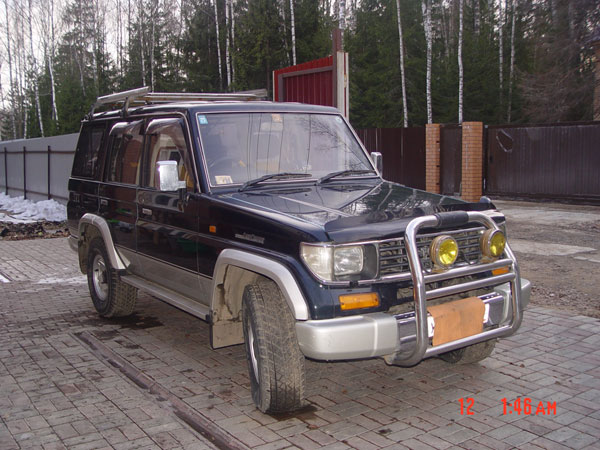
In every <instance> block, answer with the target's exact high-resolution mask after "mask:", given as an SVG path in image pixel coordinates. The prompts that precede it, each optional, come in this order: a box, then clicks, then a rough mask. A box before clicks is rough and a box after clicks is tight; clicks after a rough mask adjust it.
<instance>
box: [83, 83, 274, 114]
mask: <svg viewBox="0 0 600 450" xmlns="http://www.w3.org/2000/svg"><path fill="white" fill-rule="evenodd" d="M266 97H267V90H266V89H256V90H253V91H243V92H217V93H211V92H205V93H202V92H150V87H148V86H145V87H141V88H137V89H131V90H129V91H123V92H117V93H114V94H109V95H104V96H102V97H98V99H97V100H96V102H95V103H94V104H93V105H92V108H91V110H90V113H89V117H90V118H91V117H92V116H93V115H94V111H95V109H96V108H98V107H100V106H102V105H114V104H119V103H122V104H123V106H122V112H123V116H125V115H127V110H128V109H129V106H131V105H133V104H143V105H151V104H157V103H177V102H198V101H219V100H220V101H227V100H233V101H253V100H263V99H265V98H266Z"/></svg>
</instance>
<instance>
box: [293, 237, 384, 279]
mask: <svg viewBox="0 0 600 450" xmlns="http://www.w3.org/2000/svg"><path fill="white" fill-rule="evenodd" d="M300 256H301V257H302V260H303V261H304V263H305V264H306V266H307V267H308V268H309V269H310V271H311V272H312V273H313V274H314V275H316V276H317V278H319V279H321V280H322V281H355V280H367V279H372V278H374V277H375V276H376V274H377V250H376V248H375V246H374V245H332V244H305V243H302V244H300Z"/></svg>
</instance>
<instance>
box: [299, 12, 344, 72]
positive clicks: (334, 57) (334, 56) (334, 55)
mask: <svg viewBox="0 0 600 450" xmlns="http://www.w3.org/2000/svg"><path fill="white" fill-rule="evenodd" d="M290 20H291V27H292V64H293V65H294V66H295V65H296V19H295V17H294V0H290ZM334 58H335V55H334Z"/></svg>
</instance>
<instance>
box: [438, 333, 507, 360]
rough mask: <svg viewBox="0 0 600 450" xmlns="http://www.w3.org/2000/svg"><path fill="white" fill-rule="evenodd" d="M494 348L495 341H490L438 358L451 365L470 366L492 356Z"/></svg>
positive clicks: (450, 352)
mask: <svg viewBox="0 0 600 450" xmlns="http://www.w3.org/2000/svg"><path fill="white" fill-rule="evenodd" d="M494 348H496V339H491V340H489V341H484V342H478V343H477V344H473V345H469V346H468V347H463V348H457V349H456V350H452V351H449V352H447V353H442V354H441V355H440V358H441V359H443V360H444V361H446V362H449V363H451V364H471V363H476V362H479V361H483V360H484V359H485V358H487V357H488V356H490V355H491V354H492V352H493V351H494Z"/></svg>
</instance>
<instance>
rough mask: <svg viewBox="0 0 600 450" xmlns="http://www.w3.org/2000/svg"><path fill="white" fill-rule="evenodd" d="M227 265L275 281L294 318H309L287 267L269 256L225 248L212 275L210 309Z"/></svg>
mask: <svg viewBox="0 0 600 450" xmlns="http://www.w3.org/2000/svg"><path fill="white" fill-rule="evenodd" d="M228 266H235V267H239V268H241V269H246V270H249V271H251V272H255V273H258V274H260V275H263V276H265V277H267V278H270V279H271V280H273V281H274V282H275V283H277V286H278V287H279V290H280V291H281V293H282V294H283V297H284V298H285V301H286V303H287V304H288V306H289V307H290V311H291V312H292V315H293V316H294V318H295V319H296V320H308V319H309V318H310V315H309V313H308V306H307V304H306V300H305V299H304V295H303V294H302V291H301V290H300V288H299V287H298V284H297V283H296V279H295V278H294V276H293V275H292V274H291V272H290V271H289V269H288V268H287V267H285V266H284V265H283V264H281V263H280V262H277V261H275V260H272V259H270V258H266V257H264V256H259V255H256V254H254V253H249V252H245V251H241V250H235V249H225V250H223V251H222V252H221V253H220V254H219V257H218V258H217V262H216V264H215V270H214V276H213V287H212V299H211V311H214V308H215V306H216V305H215V304H214V302H215V299H217V298H218V294H217V289H218V286H219V285H220V284H222V283H223V280H224V278H225V273H226V269H227V267H228Z"/></svg>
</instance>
